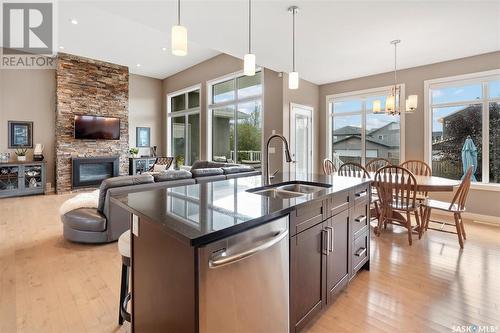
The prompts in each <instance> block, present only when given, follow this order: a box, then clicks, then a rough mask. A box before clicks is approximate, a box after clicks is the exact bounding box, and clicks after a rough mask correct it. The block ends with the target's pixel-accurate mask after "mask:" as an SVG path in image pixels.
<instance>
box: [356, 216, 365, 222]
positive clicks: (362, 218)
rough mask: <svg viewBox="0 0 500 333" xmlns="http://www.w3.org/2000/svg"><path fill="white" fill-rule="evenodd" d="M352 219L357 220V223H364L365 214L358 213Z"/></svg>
mask: <svg viewBox="0 0 500 333" xmlns="http://www.w3.org/2000/svg"><path fill="white" fill-rule="evenodd" d="M354 221H356V222H359V223H365V222H366V216H365V215H360V216H358V217H356V218H355V219H354Z"/></svg>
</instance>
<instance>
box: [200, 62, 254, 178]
mask: <svg viewBox="0 0 500 333" xmlns="http://www.w3.org/2000/svg"><path fill="white" fill-rule="evenodd" d="M208 89H209V91H208V95H209V98H210V105H209V131H208V132H209V133H208V135H209V138H208V139H209V142H210V144H209V155H208V156H211V158H212V160H213V161H216V162H230V163H240V164H248V165H252V166H254V167H256V168H260V166H261V159H262V158H261V156H262V153H261V151H262V119H263V107H262V72H260V71H259V72H257V73H256V74H255V75H254V76H242V75H236V76H233V77H231V78H224V79H222V80H217V81H214V82H212V83H211V84H209V86H208Z"/></svg>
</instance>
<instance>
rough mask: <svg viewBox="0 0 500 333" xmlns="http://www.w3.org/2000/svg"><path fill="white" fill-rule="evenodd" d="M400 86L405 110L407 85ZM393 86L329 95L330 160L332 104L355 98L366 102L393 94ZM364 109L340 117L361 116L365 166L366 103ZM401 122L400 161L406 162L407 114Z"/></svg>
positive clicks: (328, 153)
mask: <svg viewBox="0 0 500 333" xmlns="http://www.w3.org/2000/svg"><path fill="white" fill-rule="evenodd" d="M398 85H399V86H400V99H401V104H400V105H401V109H405V108H406V105H405V101H406V96H405V84H404V83H399V84H398ZM393 87H394V86H393V85H390V86H383V87H377V88H370V89H362V90H355V91H349V92H345V93H340V94H333V95H327V96H326V119H327V121H326V124H325V126H326V133H327V138H326V147H325V149H326V151H325V156H327V157H328V158H329V159H333V142H332V139H333V136H332V134H333V133H332V131H333V128H332V119H333V117H334V116H333V112H332V109H331V108H330V104H331V103H334V102H340V101H343V100H351V99H353V98H361V99H362V100H363V101H364V102H365V100H366V99H367V98H369V97H373V96H375V95H388V94H390V93H391V89H392V88H393ZM362 104H363V105H362V108H361V110H360V111H354V112H342V113H340V114H339V115H338V116H339V117H341V116H352V115H361V126H362V130H361V152H362V156H361V164H362V165H365V158H366V156H365V155H366V116H367V114H366V103H362ZM399 117H400V120H399V136H400V137H399V160H400V162H401V161H404V160H405V150H406V140H405V137H406V135H405V118H406V114H405V113H404V112H403V113H401V114H400V115H399Z"/></svg>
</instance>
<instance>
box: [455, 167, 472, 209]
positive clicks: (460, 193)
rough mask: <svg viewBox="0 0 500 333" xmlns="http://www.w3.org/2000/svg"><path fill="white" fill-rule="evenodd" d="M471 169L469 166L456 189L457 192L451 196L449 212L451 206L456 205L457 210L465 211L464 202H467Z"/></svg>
mask: <svg viewBox="0 0 500 333" xmlns="http://www.w3.org/2000/svg"><path fill="white" fill-rule="evenodd" d="M472 171H473V167H472V166H470V167H469V169H467V172H466V173H465V176H464V178H463V179H462V183H460V186H459V187H458V190H457V192H456V193H455V195H454V196H453V200H452V201H451V204H450V210H452V208H453V205H455V204H456V205H457V207H458V209H459V210H465V202H466V201H467V197H468V195H469V189H470V184H471V178H472Z"/></svg>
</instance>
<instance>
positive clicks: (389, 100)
mask: <svg viewBox="0 0 500 333" xmlns="http://www.w3.org/2000/svg"><path fill="white" fill-rule="evenodd" d="M399 43H401V40H399V39H395V40H393V41H391V44H392V45H394V85H393V86H392V88H391V94H390V95H389V96H387V97H386V99H385V113H387V114H391V115H400V114H401V113H412V112H413V111H415V110H416V109H417V105H418V95H409V96H408V98H407V99H406V103H405V108H404V109H401V86H400V85H399V84H398V79H397V65H398V64H397V55H398V54H397V46H398V44H399ZM380 106H381V101H380V100H375V101H373V108H372V109H373V112H374V113H379V112H382V110H381V107H380Z"/></svg>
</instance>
